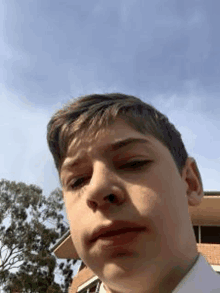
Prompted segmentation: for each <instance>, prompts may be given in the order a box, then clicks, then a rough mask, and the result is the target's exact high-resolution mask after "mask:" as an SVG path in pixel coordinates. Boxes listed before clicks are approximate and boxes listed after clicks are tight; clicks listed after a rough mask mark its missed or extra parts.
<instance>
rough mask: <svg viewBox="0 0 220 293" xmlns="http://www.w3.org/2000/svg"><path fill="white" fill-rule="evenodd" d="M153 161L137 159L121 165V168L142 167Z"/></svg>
mask: <svg viewBox="0 0 220 293" xmlns="http://www.w3.org/2000/svg"><path fill="white" fill-rule="evenodd" d="M150 162H151V161H149V160H141V161H140V160H135V161H132V162H129V163H127V164H125V165H122V166H120V168H119V169H129V168H130V169H141V167H144V166H145V165H147V164H149V163H150Z"/></svg>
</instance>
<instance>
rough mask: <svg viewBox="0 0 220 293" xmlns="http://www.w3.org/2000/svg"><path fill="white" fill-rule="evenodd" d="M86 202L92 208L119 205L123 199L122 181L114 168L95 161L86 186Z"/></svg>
mask: <svg viewBox="0 0 220 293" xmlns="http://www.w3.org/2000/svg"><path fill="white" fill-rule="evenodd" d="M86 193H87V198H86V200H87V204H88V205H89V206H90V207H92V208H93V209H94V208H96V209H97V208H100V207H102V206H104V205H105V206H106V205H120V204H122V203H123V202H124V200H125V190H124V186H123V181H122V180H121V178H120V177H119V176H118V175H117V174H116V172H115V171H114V170H111V169H110V168H108V167H107V165H106V164H104V163H102V162H96V164H94V168H93V175H92V178H91V180H90V184H89V187H88V188H87V192H86Z"/></svg>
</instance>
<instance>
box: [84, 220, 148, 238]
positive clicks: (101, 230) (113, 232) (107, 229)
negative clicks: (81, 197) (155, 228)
mask: <svg viewBox="0 0 220 293" xmlns="http://www.w3.org/2000/svg"><path fill="white" fill-rule="evenodd" d="M144 230H146V227H143V226H142V227H141V226H140V225H138V224H136V223H131V222H128V221H115V222H112V223H110V224H108V225H103V226H98V227H96V228H95V229H94V231H93V232H92V233H91V234H90V235H89V239H88V240H89V242H90V243H94V242H95V241H97V240H100V239H102V240H104V239H106V240H107V239H108V240H110V239H111V238H112V237H113V238H114V237H122V235H128V234H130V233H135V234H137V233H138V232H141V231H144ZM123 237H124V236H123Z"/></svg>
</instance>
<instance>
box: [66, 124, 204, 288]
mask: <svg viewBox="0 0 220 293" xmlns="http://www.w3.org/2000/svg"><path fill="white" fill-rule="evenodd" d="M128 138H132V139H143V140H146V141H145V142H144V141H142V142H140V141H139V142H133V143H129V144H127V145H123V144H121V146H119V147H116V148H114V147H110V145H111V144H114V143H116V142H117V141H119V140H120V141H121V140H125V139H128ZM75 160H77V161H76V164H74V165H72V166H69V168H67V167H66V168H65V167H64V166H65V165H68V164H69V163H72V162H73V161H75ZM136 161H138V162H139V163H138V162H137V164H136V165H135V164H134V163H133V164H132V162H136ZM60 174H61V180H62V184H63V194H64V200H65V204H66V209H67V214H68V218H69V220H70V227H71V234H72V239H73V243H74V245H75V247H76V249H77V252H78V254H79V256H80V258H81V259H82V260H83V262H84V263H85V264H86V265H87V266H89V267H90V268H91V269H92V270H93V271H94V272H95V274H96V275H98V276H99V278H100V279H101V280H102V281H103V282H104V283H105V284H106V285H107V286H108V287H109V288H111V289H112V290H113V291H114V290H115V291H120V290H121V291H123V288H124V290H125V289H126V288H127V290H130V289H131V288H132V286H133V288H138V287H137V286H139V285H140V282H141V280H145V281H148V282H149V284H150V282H151V280H153V279H152V276H151V275H154V276H157V273H158V274H159V270H164V272H166V270H167V269H168V268H169V266H170V267H174V266H180V267H181V265H182V266H184V262H185V264H188V263H189V261H190V260H191V259H192V257H194V256H195V253H196V250H195V247H196V245H195V243H196V242H195V238H194V235H193V230H192V227H191V221H190V217H189V214H188V200H189V197H190V196H191V195H192V196H193V194H194V195H195V194H197V193H198V190H199V188H200V187H201V186H199V184H200V183H199V180H198V176H197V175H196V174H195V173H194V172H193V170H192V168H191V167H190V166H189V168H188V169H184V171H183V174H182V175H180V174H179V172H178V169H177V167H176V165H175V162H174V160H173V158H172V156H171V154H170V152H169V150H168V149H167V148H166V147H165V146H164V145H163V144H162V143H161V142H160V141H158V140H157V139H156V138H154V137H152V136H150V135H143V134H141V133H139V132H137V131H136V130H134V129H133V128H131V127H130V126H129V125H128V124H126V123H125V122H124V121H123V120H122V119H119V118H118V119H117V120H116V122H115V123H114V124H113V125H112V126H111V127H109V128H108V129H107V130H106V131H104V132H103V133H102V134H100V136H99V137H98V138H97V139H96V141H94V142H92V143H90V144H87V143H86V142H84V143H82V144H81V145H80V147H78V148H77V149H76V148H75V146H74V144H73V143H72V144H70V146H69V148H68V153H67V157H66V159H65V161H64V164H63V166H62V169H61V173H60ZM192 190H193V192H194V193H192ZM195 190H196V191H195ZM108 195H114V196H113V197H112V198H113V201H112V202H111V201H108V200H106V199H107V198H108ZM115 221H126V222H131V223H132V224H136V225H139V226H140V227H143V229H144V230H143V231H141V232H130V233H128V234H126V233H124V234H121V235H120V236H118V237H119V238H117V237H116V238H114V237H113V238H111V239H110V238H109V239H108V238H107V237H106V238H102V239H101V238H98V239H97V240H96V241H93V242H91V241H90V240H91V238H90V237H91V235H92V233H93V231H94V229H96V228H97V227H98V226H108V225H111V224H112V223H114V222H115ZM149 274H151V275H149ZM147 276H149V277H147ZM145 281H144V282H145ZM135 286H136V287H135ZM131 291H132V290H131ZM128 292H130V291H128Z"/></svg>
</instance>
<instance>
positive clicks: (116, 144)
mask: <svg viewBox="0 0 220 293" xmlns="http://www.w3.org/2000/svg"><path fill="white" fill-rule="evenodd" d="M137 143H149V144H150V141H149V140H148V139H144V138H134V137H129V138H126V139H121V140H118V141H116V142H114V143H111V144H109V145H106V146H104V147H102V150H103V152H104V153H108V152H109V151H111V152H112V151H113V152H114V151H117V150H119V149H121V148H123V147H126V146H128V145H131V144H137ZM80 161H82V159H81V158H80V157H79V156H76V157H75V158H73V159H71V160H68V161H67V162H64V163H63V166H62V168H61V169H62V171H63V170H65V169H69V168H72V167H73V166H76V165H79V163H80Z"/></svg>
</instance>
